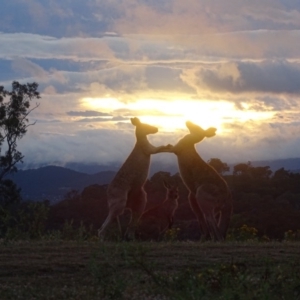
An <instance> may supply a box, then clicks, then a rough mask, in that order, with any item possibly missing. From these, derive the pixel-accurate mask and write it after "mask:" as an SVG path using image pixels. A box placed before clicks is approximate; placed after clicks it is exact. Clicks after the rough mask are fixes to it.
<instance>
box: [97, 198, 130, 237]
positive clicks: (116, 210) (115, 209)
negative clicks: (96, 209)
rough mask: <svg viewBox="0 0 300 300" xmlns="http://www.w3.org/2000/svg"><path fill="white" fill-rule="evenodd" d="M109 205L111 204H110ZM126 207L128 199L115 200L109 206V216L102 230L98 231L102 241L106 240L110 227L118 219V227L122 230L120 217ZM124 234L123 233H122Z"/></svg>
mask: <svg viewBox="0 0 300 300" xmlns="http://www.w3.org/2000/svg"><path fill="white" fill-rule="evenodd" d="M108 204H109V203H108ZM125 205H126V197H125V196H123V197H120V198H119V199H117V198H115V199H114V202H113V204H112V205H109V211H108V216H107V217H106V219H105V221H104V222H103V224H102V226H101V228H100V229H98V237H99V239H100V240H101V241H103V240H104V236H105V233H106V231H107V228H108V226H109V225H110V224H111V223H112V222H113V221H114V220H115V219H116V218H117V221H118V226H119V228H120V223H119V216H120V215H121V214H123V212H124V209H125ZM120 234H122V232H120Z"/></svg>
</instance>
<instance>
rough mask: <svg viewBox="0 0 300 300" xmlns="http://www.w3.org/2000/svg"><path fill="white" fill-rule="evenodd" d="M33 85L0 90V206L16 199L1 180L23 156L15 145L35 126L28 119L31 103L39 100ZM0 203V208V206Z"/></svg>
mask: <svg viewBox="0 0 300 300" xmlns="http://www.w3.org/2000/svg"><path fill="white" fill-rule="evenodd" d="M37 88H38V84H37V83H27V84H20V83H19V82H17V81H14V82H13V83H12V90H11V91H8V90H6V89H5V88H4V87H3V86H0V195H1V197H0V201H1V202H2V204H3V203H4V202H5V203H7V201H8V202H9V199H11V201H13V202H14V201H15V200H13V199H19V197H18V196H17V194H18V190H17V188H16V186H15V185H14V184H13V183H12V182H11V180H9V179H7V178H5V176H6V175H7V174H8V173H10V172H15V171H16V170H17V167H16V165H17V163H19V162H22V159H23V155H22V153H21V152H20V151H18V150H17V141H18V140H20V139H21V138H22V137H23V136H24V135H25V134H26V132H27V128H28V126H30V125H33V124H35V123H31V124H30V123H29V120H28V118H27V117H28V115H29V114H30V112H32V110H34V109H35V108H36V107H38V105H39V104H36V105H35V106H34V107H33V108H30V101H31V100H32V99H39V98H40V96H39V92H38V91H37ZM1 202H0V204H1Z"/></svg>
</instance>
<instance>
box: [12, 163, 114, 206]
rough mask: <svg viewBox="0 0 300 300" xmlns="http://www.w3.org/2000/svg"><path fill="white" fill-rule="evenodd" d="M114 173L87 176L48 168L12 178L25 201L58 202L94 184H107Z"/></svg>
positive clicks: (62, 169) (24, 172) (28, 171)
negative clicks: (69, 194)
mask: <svg viewBox="0 0 300 300" xmlns="http://www.w3.org/2000/svg"><path fill="white" fill-rule="evenodd" d="M114 175H115V172H114V171H103V172H99V173H96V174H86V173H81V172H77V171H74V170H71V169H67V168H63V167H57V166H47V167H42V168H38V169H29V170H20V171H18V172H17V173H15V174H12V175H10V178H11V179H12V180H13V181H14V182H15V183H16V184H17V186H18V187H20V188H21V194H22V196H23V198H24V199H25V200H34V201H38V200H44V199H47V200H50V201H51V202H56V201H59V200H61V199H62V197H63V196H64V195H65V194H66V193H67V192H69V191H71V190H78V191H82V190H83V189H84V188H85V187H86V186H89V185H92V184H100V185H102V184H107V183H109V182H110V181H111V180H112V178H113V177H114Z"/></svg>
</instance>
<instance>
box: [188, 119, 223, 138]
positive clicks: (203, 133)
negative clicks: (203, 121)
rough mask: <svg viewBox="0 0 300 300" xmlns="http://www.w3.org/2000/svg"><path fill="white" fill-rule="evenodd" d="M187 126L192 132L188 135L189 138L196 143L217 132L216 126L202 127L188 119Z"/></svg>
mask: <svg viewBox="0 0 300 300" xmlns="http://www.w3.org/2000/svg"><path fill="white" fill-rule="evenodd" d="M185 124H186V127H187V128H188V130H189V131H190V134H189V135H188V137H189V140H190V141H192V142H194V143H199V142H201V141H202V140H203V139H204V138H206V137H207V138H209V137H212V136H214V135H215V134H216V130H217V129H216V128H214V127H210V128H208V129H206V130H204V129H202V128H201V127H200V126H198V125H196V124H194V123H192V122H191V121H187V122H186V123H185Z"/></svg>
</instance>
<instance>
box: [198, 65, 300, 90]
mask: <svg viewBox="0 0 300 300" xmlns="http://www.w3.org/2000/svg"><path fill="white" fill-rule="evenodd" d="M236 68H237V70H238V72H239V76H238V77H234V76H232V75H231V74H230V72H228V74H221V69H220V67H218V68H217V69H215V70H209V69H202V70H201V71H200V72H198V77H199V80H201V81H202V82H203V83H204V84H205V85H206V86H207V87H208V88H210V89H211V90H214V91H220V92H230V93H243V92H263V93H290V94H299V93H300V66H299V65H298V64H295V63H289V62H286V61H264V62H262V63H250V62H238V63H236Z"/></svg>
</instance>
